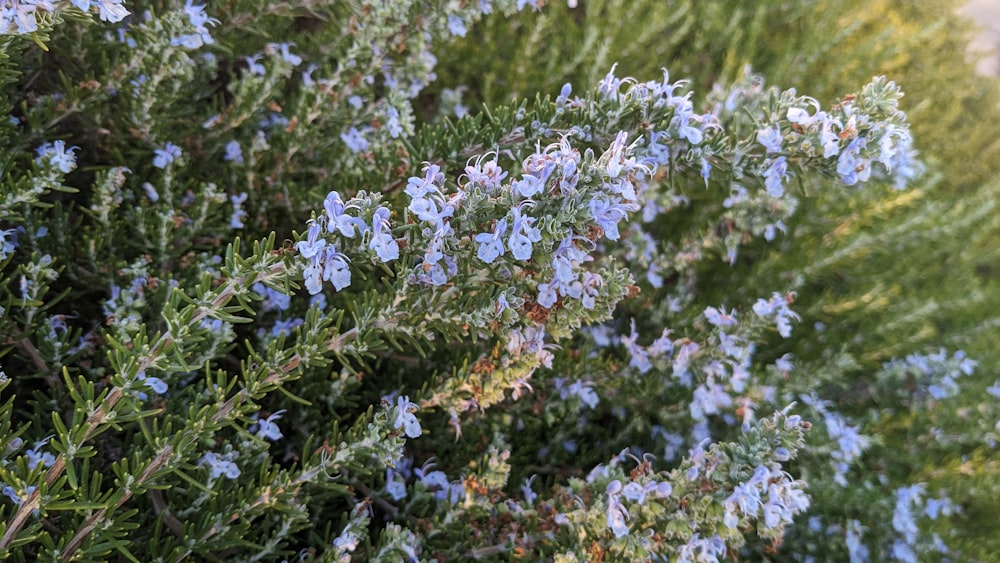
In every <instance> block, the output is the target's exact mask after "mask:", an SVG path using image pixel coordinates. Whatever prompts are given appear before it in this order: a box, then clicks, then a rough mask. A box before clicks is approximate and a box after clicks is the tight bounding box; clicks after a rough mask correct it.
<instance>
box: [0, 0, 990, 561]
mask: <svg viewBox="0 0 1000 563" xmlns="http://www.w3.org/2000/svg"><path fill="white" fill-rule="evenodd" d="M535 8H536V7H535V6H534V5H533V3H531V2H525V1H522V0H518V1H513V0H506V1H505V0H497V1H495V2H488V1H482V2H469V3H465V2H429V1H422V2H417V1H394V2H315V1H310V0H302V1H300V2H279V3H273V2H251V1H234V2H226V3H215V4H209V5H206V6H201V5H196V4H194V3H193V2H191V1H188V2H187V3H186V4H183V5H181V4H180V3H178V2H148V3H147V2H129V3H128V5H127V6H124V5H123V4H122V2H121V1H120V0H100V1H90V2H87V1H77V0H74V1H72V2H66V1H62V2H58V1H55V2H46V1H36V2H30V3H29V2H13V3H10V6H8V7H5V8H4V11H3V20H2V21H3V24H2V25H4V26H5V27H4V31H5V32H6V34H5V35H3V36H0V41H2V42H3V55H4V56H3V57H2V58H0V82H2V84H3V88H4V93H5V96H4V98H3V99H4V101H5V103H6V105H7V107H6V108H5V109H6V110H7V112H8V115H9V116H10V117H9V119H8V120H5V121H3V122H2V123H0V140H2V141H0V142H2V143H3V144H4V147H5V150H4V154H3V156H2V157H0V158H2V160H0V162H2V167H3V182H2V192H0V201H2V203H0V233H2V240H0V242H2V245H0V260H2V262H0V268H2V270H0V271H2V276H0V290H2V295H3V302H2V306H3V309H2V315H0V335H2V339H3V340H2V342H3V346H4V348H3V353H4V355H3V358H2V361H3V367H4V370H5V375H4V377H3V382H2V384H0V385H2V387H0V390H2V393H3V401H4V402H3V403H2V407H0V481H2V482H3V484H2V487H3V489H2V493H3V498H2V499H0V550H2V552H3V553H4V554H5V555H9V556H11V557H13V558H14V559H16V560H35V559H41V560H55V559H61V560H108V559H115V560H136V561H146V560H179V559H184V558H188V557H192V558H196V559H211V560H279V559H282V558H284V559H288V560H312V559H318V560H329V561H340V560H344V561H349V560H352V559H353V560H432V559H433V560H439V561H443V560H455V559H524V560H539V559H544V560H558V561H574V560H601V559H606V560H649V559H659V560H665V559H669V560H678V561H714V560H725V559H730V558H733V557H736V556H745V557H750V558H761V557H785V558H790V559H802V560H805V559H809V558H816V559H820V560H823V559H844V558H847V557H850V558H852V559H857V560H865V559H869V558H890V557H894V558H898V559H902V560H916V559H917V558H918V557H920V556H921V554H922V555H923V556H924V557H934V556H940V555H939V554H940V553H948V554H952V555H955V554H957V552H956V551H954V548H953V547H950V546H949V543H948V540H949V539H950V538H949V536H950V534H951V533H952V532H953V530H952V528H951V527H949V526H948V525H947V522H948V519H949V517H952V516H955V515H957V514H958V513H959V512H960V506H958V505H957V504H956V503H955V502H954V501H952V500H951V499H950V498H949V497H948V495H947V494H946V491H940V490H930V489H929V488H928V487H927V485H926V484H924V483H919V482H911V481H910V480H909V479H908V476H907V475H904V474H903V473H901V472H900V469H899V468H900V466H901V464H902V463H903V462H904V460H903V459H900V458H898V454H899V451H897V450H894V449H893V448H891V447H889V446H891V444H885V443H884V442H882V441H881V440H880V439H879V437H878V436H877V435H873V434H866V433H864V432H862V431H861V429H862V428H871V425H872V424H873V423H874V422H877V421H879V420H883V418H882V417H883V416H884V415H885V414H886V413H892V412H894V411H905V412H908V413H926V415H927V416H934V415H935V413H936V412H938V410H939V409H942V408H948V407H947V405H948V404H949V401H954V400H955V397H956V395H957V394H958V390H959V384H960V382H961V380H962V379H963V378H965V377H967V376H969V375H972V374H973V373H974V372H975V370H976V362H975V361H974V360H973V359H970V358H969V357H966V354H965V353H964V352H962V351H961V350H958V349H953V348H942V349H937V348H935V349H933V350H925V351H907V353H906V354H902V355H900V357H899V358H898V359H894V360H886V361H884V362H882V363H881V364H880V365H879V366H877V367H875V368H873V369H871V370H870V371H869V372H868V378H869V385H867V386H865V387H864V389H858V390H855V392H857V393H865V394H866V395H867V396H868V397H869V398H870V400H872V401H875V402H877V403H878V404H880V405H881V406H882V407H883V409H884V410H883V411H882V412H881V413H880V412H878V411H868V412H863V411H862V412H854V413H845V412H842V411H841V410H840V409H839V405H840V404H841V403H842V395H843V394H844V393H845V389H844V387H845V386H848V392H850V387H849V384H848V383H846V382H847V380H846V379H845V378H846V377H847V376H848V375H851V376H853V375H854V374H855V373H856V371H857V370H858V365H857V364H855V363H852V361H851V360H852V356H850V355H849V354H846V353H845V354H841V355H835V356H834V358H833V360H832V361H828V362H824V363H816V362H814V363H811V364H807V365H800V364H799V362H798V360H797V358H796V355H795V354H793V353H789V352H787V350H786V348H787V346H786V343H787V342H789V341H791V339H793V338H795V339H798V341H803V342H805V341H812V342H813V345H814V346H823V345H824V341H823V337H822V332H823V331H822V330H819V329H815V330H814V328H815V327H802V326H801V325H800V324H799V320H800V316H799V313H797V312H796V298H797V293H796V292H800V293H801V292H803V291H804V290H806V289H815V290H817V291H818V289H817V288H810V286H809V285H808V284H805V283H802V282H801V281H800V280H797V279H795V278H787V279H775V280H773V284H774V285H773V287H768V288H766V289H764V290H759V291H757V292H756V293H755V294H747V291H746V290H745V289H744V288H743V287H741V286H739V285H726V284H725V283H724V282H725V280H727V279H728V280H733V279H738V277H737V276H730V274H726V273H720V272H733V271H736V272H740V271H744V270H745V269H746V268H747V267H748V266H747V265H748V264H756V263H766V261H767V260H771V259H774V256H776V255H778V254H780V253H781V252H782V248H783V245H786V247H787V245H788V244H790V243H789V241H790V240H792V239H794V238H795V237H796V236H799V235H802V236H815V231H811V230H810V229H808V228H805V227H803V228H802V229H801V230H800V229H793V228H790V226H791V225H796V224H798V223H796V222H795V221H796V220H797V219H796V218H797V213H798V212H800V211H802V210H804V211H806V212H808V216H809V217H812V218H816V221H817V222H816V225H815V227H814V228H815V229H821V228H822V226H823V225H824V224H827V223H824V222H823V220H824V218H825V220H826V221H829V220H832V219H831V218H830V216H829V211H830V210H829V209H824V208H823V206H822V205H821V204H818V203H812V202H815V201H816V200H817V199H819V200H820V201H822V195H823V194H824V193H825V192H827V191H836V192H838V193H839V194H841V196H840V198H841V199H851V198H855V197H857V198H863V195H862V194H864V193H866V192H869V191H875V192H876V193H886V191H890V190H892V191H895V190H906V189H907V187H908V186H909V185H911V184H913V183H914V182H918V181H920V178H921V176H922V174H924V171H925V167H924V165H923V164H922V163H921V161H920V160H919V159H918V158H917V155H916V152H915V151H914V149H913V145H912V141H911V134H910V126H909V123H908V122H907V119H906V115H905V114H904V113H903V111H901V110H900V107H899V104H900V99H901V97H902V92H901V90H900V88H899V87H898V86H897V85H896V83H894V82H893V81H891V80H888V79H886V78H884V77H877V78H874V79H872V80H871V82H869V83H867V84H863V83H859V84H858V85H857V87H856V91H855V93H852V94H847V95H844V96H838V97H837V98H836V99H828V100H817V99H814V98H811V97H808V96H804V95H801V94H800V93H798V92H797V91H796V90H794V89H788V90H781V89H778V88H773V87H769V86H767V85H766V84H765V81H764V77H762V76H761V75H759V74H756V73H754V72H753V71H751V70H750V69H747V70H746V71H744V72H743V73H742V74H740V75H738V76H734V77H733V78H732V80H729V81H728V82H722V81H718V82H716V83H714V84H699V83H697V82H695V83H688V82H687V81H684V80H676V77H674V76H671V74H670V73H669V72H668V71H667V70H664V71H662V72H661V73H660V74H658V75H654V76H640V77H637V78H628V77H624V76H619V75H618V74H616V70H615V67H614V66H613V65H611V66H610V68H609V69H608V71H606V74H602V75H601V77H596V78H595V79H594V80H593V81H591V82H582V83H575V84H566V85H560V86H559V87H558V88H554V89H553V91H551V92H547V93H546V94H545V95H542V96H539V97H537V98H535V99H534V100H531V101H528V100H520V99H518V100H514V101H508V102H497V103H491V104H489V105H488V106H486V107H484V108H483V109H482V110H481V111H470V110H469V108H467V107H465V106H463V105H462V99H461V95H462V90H461V88H460V87H459V86H460V85H457V84H455V85H452V87H450V88H447V89H442V90H435V92H437V93H436V94H432V93H431V91H430V90H429V89H428V87H429V86H430V85H431V84H432V83H433V82H434V80H435V79H436V76H435V64H436V54H440V53H442V52H447V51H448V50H449V49H450V48H451V47H452V46H453V45H454V40H455V38H456V37H462V36H467V35H470V34H471V33H472V32H473V30H474V29H475V27H474V26H475V25H476V22H478V21H479V20H480V19H481V18H484V17H486V18H488V19H489V20H492V21H494V22H518V21H531V20H530V18H533V17H535V16H534V14H533V11H534V9H535ZM530 62H531V61H526V64H527V63H530ZM535 62H537V61H535ZM469 64H470V65H471V67H474V66H475V64H476V61H470V62H469ZM699 87H701V88H702V89H703V91H701V92H699V91H698V88H699ZM893 193H894V192H893ZM901 193H906V192H905V191H903V192H901ZM861 201H864V200H863V199H861ZM824 213H827V214H826V215H824ZM830 259H831V258H829V257H824V256H817V257H815V260H816V262H817V263H822V262H823V261H824V260H830ZM803 275H806V274H805V273H804V274H803ZM779 277H780V276H779ZM753 287H755V288H756V287H757V286H753ZM708 295H710V296H711V303H710V304H706V303H705V300H706V296H708ZM859 322H860V321H859ZM803 328H806V329H808V330H810V331H811V334H813V338H812V339H811V340H810V337H800V336H798V333H800V332H801V330H802V329H803ZM991 389H993V388H991ZM994 392H995V393H996V394H998V395H1000V389H995V390H994ZM942 405H943V406H942ZM992 408H994V409H995V407H992ZM892 430H893V429H891V428H889V429H886V432H890V431H892ZM931 434H932V433H928V435H927V436H926V437H925V436H923V435H920V436H916V437H914V438H913V439H914V440H915V441H916V442H917V444H918V445H919V444H924V443H925V442H921V440H925V439H926V440H935V439H937V440H938V441H937V442H936V444H941V443H945V442H942V441H941V440H940V439H938V438H940V437H935V436H933V435H931ZM906 446H907V447H908V448H912V447H914V446H913V444H910V443H908V444H907V445H906ZM935 447H937V446H935ZM866 452H868V453H869V457H863V456H865V455H866ZM871 452H874V453H875V454H876V455H874V456H871V455H870V454H871ZM909 455H911V456H912V455H914V454H913V452H909ZM935 554H938V555H935Z"/></svg>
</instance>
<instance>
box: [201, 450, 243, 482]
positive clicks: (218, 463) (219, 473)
mask: <svg viewBox="0 0 1000 563" xmlns="http://www.w3.org/2000/svg"><path fill="white" fill-rule="evenodd" d="M236 456H237V453H236V452H229V453H228V454H224V455H221V456H220V455H218V454H216V453H214V452H208V453H206V454H205V455H203V456H201V459H199V460H198V465H205V466H208V470H209V475H210V479H212V480H215V479H218V478H219V477H226V478H228V479H236V478H237V477H239V476H240V468H239V466H238V465H236V463H235V462H234V461H233V459H234V458H235V457H236Z"/></svg>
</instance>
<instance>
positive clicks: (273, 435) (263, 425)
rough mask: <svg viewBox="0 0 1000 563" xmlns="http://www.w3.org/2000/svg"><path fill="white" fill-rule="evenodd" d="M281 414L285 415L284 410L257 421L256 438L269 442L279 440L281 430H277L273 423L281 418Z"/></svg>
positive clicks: (276, 425)
mask: <svg viewBox="0 0 1000 563" xmlns="http://www.w3.org/2000/svg"><path fill="white" fill-rule="evenodd" d="M283 414H285V409H281V410H279V411H275V412H273V413H271V415H270V416H268V417H267V418H265V419H264V420H261V421H258V422H257V424H256V426H257V431H256V432H255V434H256V435H257V437H258V438H260V439H262V440H264V439H267V440H271V441H272V442H273V441H276V440H280V439H281V437H282V434H281V429H280V428H278V424H277V423H276V422H275V421H276V420H278V419H279V418H281V415H283Z"/></svg>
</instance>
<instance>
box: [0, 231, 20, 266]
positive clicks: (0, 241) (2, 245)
mask: <svg viewBox="0 0 1000 563" xmlns="http://www.w3.org/2000/svg"><path fill="white" fill-rule="evenodd" d="M16 248H17V231H16V230H14V229H6V230H0V260H6V259H7V257H8V256H10V254H11V253H12V252H14V249H16Z"/></svg>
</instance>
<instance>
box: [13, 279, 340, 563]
mask: <svg viewBox="0 0 1000 563" xmlns="http://www.w3.org/2000/svg"><path fill="white" fill-rule="evenodd" d="M284 269H285V265H284V263H282V262H277V263H275V264H272V265H271V266H270V268H269V269H268V273H269V274H278V273H281V272H282V271H284ZM258 276H259V274H251V275H248V276H245V277H242V278H238V279H235V280H231V283H230V284H229V285H227V286H226V288H225V289H223V290H222V291H221V292H220V293H219V295H218V296H216V298H215V299H213V300H212V306H213V307H216V308H221V307H223V306H225V304H226V303H228V302H229V300H230V299H231V298H232V297H233V294H234V293H235V290H234V289H233V287H234V286H235V285H239V286H240V287H244V286H246V285H249V284H250V282H251V281H256V280H257V279H258ZM207 316H208V310H206V309H205V308H202V309H200V310H199V311H197V312H195V314H194V316H193V317H192V319H191V323H190V325H191V326H195V325H196V324H197V323H198V322H199V321H201V319H203V318H205V317H207ZM342 336H343V335H342ZM173 341H174V340H173V337H172V336H171V335H170V333H169V332H168V333H164V334H162V335H160V338H159V339H158V340H157V341H156V344H154V345H153V348H152V350H150V352H149V354H148V355H146V356H145V357H143V358H141V359H140V360H139V369H140V370H145V369H146V368H148V367H149V366H150V365H152V364H153V362H155V361H156V359H157V358H158V357H159V356H160V355H161V354H162V353H163V351H164V350H166V348H167V347H169V346H170V344H172V343H173ZM271 377H274V380H275V381H276V380H277V377H278V376H277V374H272V376H269V377H268V379H271ZM265 381H267V380H265ZM244 393H245V390H244ZM123 395H124V391H123V390H122V388H121V387H112V388H111V391H110V392H109V393H108V396H107V397H106V398H105V399H104V401H102V402H101V404H100V405H99V406H98V408H97V409H96V410H95V411H94V413H93V414H91V415H90V417H89V418H88V419H87V422H86V425H87V426H86V429H85V430H84V433H83V436H81V438H80V441H79V443H80V444H83V443H85V442H86V441H88V440H89V439H90V438H91V436H93V434H94V432H95V431H96V430H97V428H98V427H99V426H100V425H101V424H103V423H105V422H106V421H107V419H108V416H109V415H110V413H112V412H113V411H114V408H115V406H116V405H117V404H118V402H119V401H120V400H121V398H122V396H123ZM235 398H236V396H234V397H233V398H231V399H230V400H229V401H226V403H225V404H224V405H223V408H222V409H220V412H219V413H216V416H215V417H213V421H217V420H218V419H219V418H221V417H222V416H224V414H222V410H223V409H227V410H226V411H225V412H226V414H228V412H229V411H231V410H232V408H233V406H234V405H235V403H234V402H233V401H234V399H235ZM168 447H169V446H168ZM150 467H152V465H151V466H150ZM65 469H66V457H65V455H64V454H59V455H58V456H57V457H56V460H55V462H54V463H53V464H52V466H51V467H50V468H49V470H48V472H47V473H46V474H45V482H46V484H47V485H49V486H51V485H52V484H53V483H55V482H56V480H57V479H58V478H59V476H60V475H62V472H63V471H64V470H65ZM144 475H145V473H144ZM130 496H131V493H130V494H129V495H127V496H125V497H123V499H122V501H121V502H125V500H127V498H128V497H130ZM40 505H41V491H40V490H39V489H38V488H35V490H34V491H32V492H31V493H30V494H29V495H28V497H27V498H26V499H24V501H23V502H22V503H21V505H20V506H19V507H18V509H17V512H15V513H14V517H13V518H11V519H10V522H9V523H8V525H7V530H6V531H5V532H4V535H3V537H2V538H0V552H4V551H7V550H9V549H10V544H11V542H12V541H14V538H15V537H16V536H17V534H18V532H20V531H21V529H22V528H23V527H24V525H25V523H26V522H27V521H28V517H29V516H31V513H32V512H33V511H35V510H38V509H39V507H40ZM117 506H121V504H120V503H119V504H118V505H117ZM117 506H116V507H115V508H117ZM106 512H107V509H101V510H99V511H98V513H95V515H96V514H100V516H101V518H103V516H104V514H105V513H106ZM92 518H93V516H92V517H91V519H92ZM91 519H88V522H90V520H91ZM96 522H99V519H98V520H96V521H95V522H94V525H96ZM92 529H93V528H92V527H91V528H89V529H88V528H87V527H86V525H85V526H84V528H81V530H80V532H79V533H77V536H74V538H73V539H74V540H77V537H79V541H82V540H83V538H84V537H86V534H84V535H83V536H81V535H80V534H81V533H82V532H84V530H86V533H89V532H90V531H91V530H92ZM76 547H77V548H78V547H79V545H77V546H76ZM75 549H76V548H74V550H75ZM67 553H71V552H69V551H67Z"/></svg>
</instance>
